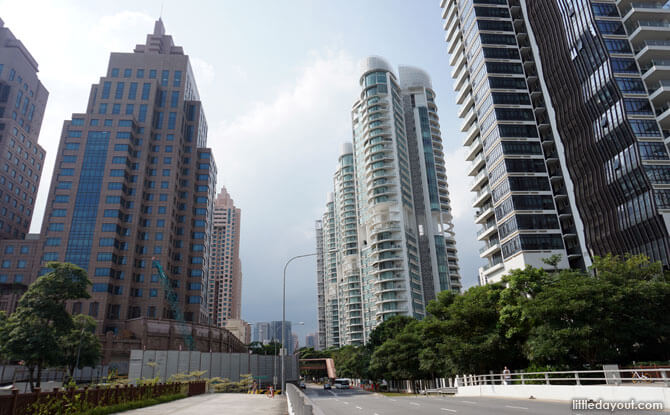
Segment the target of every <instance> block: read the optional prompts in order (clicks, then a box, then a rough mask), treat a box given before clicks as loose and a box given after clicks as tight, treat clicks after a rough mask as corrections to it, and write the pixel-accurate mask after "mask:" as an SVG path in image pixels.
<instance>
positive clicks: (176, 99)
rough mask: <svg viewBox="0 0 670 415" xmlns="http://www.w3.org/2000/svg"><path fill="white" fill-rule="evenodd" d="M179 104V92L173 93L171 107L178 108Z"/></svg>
mask: <svg viewBox="0 0 670 415" xmlns="http://www.w3.org/2000/svg"><path fill="white" fill-rule="evenodd" d="M178 103H179V91H172V95H171V97H170V107H171V108H177V105H178Z"/></svg>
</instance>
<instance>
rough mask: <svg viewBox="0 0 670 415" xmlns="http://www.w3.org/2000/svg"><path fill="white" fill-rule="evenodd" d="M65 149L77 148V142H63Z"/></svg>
mask: <svg viewBox="0 0 670 415" xmlns="http://www.w3.org/2000/svg"><path fill="white" fill-rule="evenodd" d="M65 149H66V150H79V143H65Z"/></svg>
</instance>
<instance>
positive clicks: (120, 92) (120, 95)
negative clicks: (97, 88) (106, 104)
mask: <svg viewBox="0 0 670 415" xmlns="http://www.w3.org/2000/svg"><path fill="white" fill-rule="evenodd" d="M124 87H125V84H124V83H123V82H117V83H116V91H115V92H114V99H123V89H124Z"/></svg>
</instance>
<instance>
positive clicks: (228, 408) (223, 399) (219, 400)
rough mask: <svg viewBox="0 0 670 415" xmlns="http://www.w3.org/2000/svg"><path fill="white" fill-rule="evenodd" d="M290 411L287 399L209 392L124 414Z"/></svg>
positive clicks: (211, 414)
mask: <svg viewBox="0 0 670 415" xmlns="http://www.w3.org/2000/svg"><path fill="white" fill-rule="evenodd" d="M191 414H197V415H221V414H226V415H237V414H240V415H241V414H259V415H260V414H263V415H265V414H267V415H286V414H288V409H287V407H286V399H285V398H284V397H283V396H281V395H280V396H275V397H274V398H272V399H270V398H268V397H267V396H266V395H247V394H245V393H207V394H204V395H198V396H193V397H191V398H184V399H179V400H177V401H174V402H168V403H164V404H160V405H154V406H148V407H146V408H142V409H134V410H132V411H126V412H123V415H191Z"/></svg>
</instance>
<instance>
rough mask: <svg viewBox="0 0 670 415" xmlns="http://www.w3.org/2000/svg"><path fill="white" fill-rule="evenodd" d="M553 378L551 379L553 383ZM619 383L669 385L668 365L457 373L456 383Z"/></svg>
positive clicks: (475, 384)
mask: <svg viewBox="0 0 670 415" xmlns="http://www.w3.org/2000/svg"><path fill="white" fill-rule="evenodd" d="M552 382H553V383H552ZM505 384H506V385H538V384H545V385H556V384H560V385H565V384H569V385H582V384H588V385H602V384H609V385H622V384H628V385H630V384H654V386H666V387H670V368H660V369H657V368H654V369H645V368H639V369H618V368H617V369H614V368H613V369H601V370H568V371H555V372H514V373H507V374H504V373H490V374H488V375H460V376H456V377H455V379H454V385H455V386H479V385H505Z"/></svg>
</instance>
